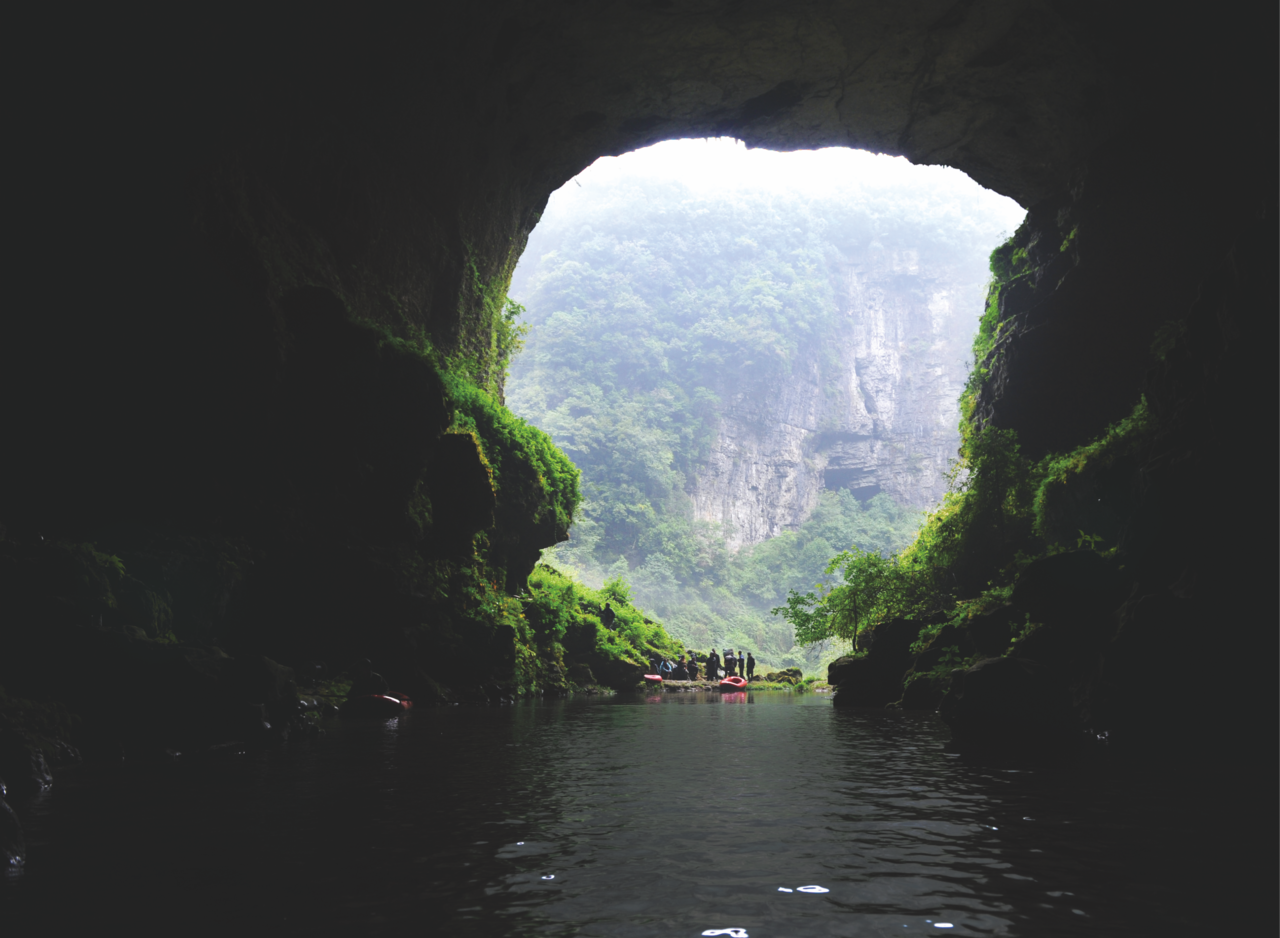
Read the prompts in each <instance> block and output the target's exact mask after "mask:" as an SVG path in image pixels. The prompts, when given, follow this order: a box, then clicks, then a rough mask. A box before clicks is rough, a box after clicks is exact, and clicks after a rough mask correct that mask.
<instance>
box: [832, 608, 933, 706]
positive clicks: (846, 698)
mask: <svg viewBox="0 0 1280 938" xmlns="http://www.w3.org/2000/svg"><path fill="white" fill-rule="evenodd" d="M921 625H922V623H920V622H917V621H915V620H912V619H892V620H890V621H888V622H884V623H882V624H880V625H878V626H877V627H876V628H875V630H874V632H873V637H872V638H871V640H870V645H871V650H870V651H868V652H867V654H866V655H865V656H864V657H861V658H855V657H852V656H847V657H844V658H837V659H836V660H835V661H833V662H831V664H830V665H829V666H828V667H827V682H828V683H829V684H831V686H832V687H834V688H835V697H834V698H833V700H832V702H833V703H834V704H836V705H837V706H841V707H883V706H885V705H886V704H889V703H892V702H893V701H895V700H897V699H898V698H900V697H901V696H902V680H903V675H904V674H905V673H906V671H907V669H908V668H910V667H911V660H912V658H911V645H912V643H913V642H915V640H916V639H917V638H918V637H919V635H920V628H921Z"/></svg>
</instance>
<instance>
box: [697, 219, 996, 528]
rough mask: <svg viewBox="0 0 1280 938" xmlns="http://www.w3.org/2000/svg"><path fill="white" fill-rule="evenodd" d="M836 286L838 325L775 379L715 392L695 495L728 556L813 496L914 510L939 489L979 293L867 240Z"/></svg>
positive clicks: (790, 518)
mask: <svg viewBox="0 0 1280 938" xmlns="http://www.w3.org/2000/svg"><path fill="white" fill-rule="evenodd" d="M832 279H833V281H834V285H835V287H836V290H835V293H836V301H837V304H838V308H839V310H840V312H841V313H842V314H843V315H842V316H841V317H839V319H838V326H837V327H836V328H835V329H834V330H832V331H831V332H829V333H828V334H827V335H825V336H823V337H822V338H821V340H820V341H819V342H817V343H815V344H814V345H812V346H811V347H809V348H808V349H807V350H805V351H802V352H801V353H800V354H799V355H798V356H797V360H796V361H795V362H794V363H793V367H792V373H791V374H790V375H789V376H787V378H786V379H785V380H776V379H775V380H772V381H765V380H760V381H756V382H751V381H747V382H745V383H739V384H737V385H736V386H725V387H722V388H721V408H722V409H721V412H720V414H719V427H718V434H717V438H716V442H715V445H714V446H713V448H712V452H711V454H710V457H709V458H708V460H707V462H706V464H705V466H704V467H703V468H702V469H701V470H700V471H699V473H698V477H697V481H696V483H695V486H694V491H693V492H692V497H693V501H694V512H695V515H696V516H697V517H698V518H699V519H700V520H705V521H713V522H718V523H720V524H722V525H723V526H724V528H725V531H726V534H727V539H728V542H729V544H730V545H731V546H732V547H733V548H735V549H736V548H738V547H741V546H743V545H746V544H755V543H758V542H760V541H763V540H765V539H767V538H769V537H773V536H776V535H777V534H780V533H781V532H783V531H785V530H788V529H791V528H795V527H796V526H798V525H799V524H800V523H801V522H803V521H804V520H805V519H806V518H807V517H808V516H809V513H810V512H811V511H812V510H813V508H814V506H815V504H816V503H817V499H818V495H819V493H820V492H822V490H823V489H828V488H829V489H837V488H849V489H851V490H852V491H853V492H854V493H855V494H856V495H857V496H858V497H859V498H862V499H867V498H871V497H872V496H873V495H875V494H877V493H879V492H885V493H887V494H888V495H890V496H891V497H892V498H893V499H894V500H895V501H897V502H898V503H900V504H905V505H912V506H915V507H920V508H926V507H929V506H931V505H933V504H935V503H936V502H937V501H938V500H939V499H940V498H941V497H942V495H943V493H944V492H945V491H946V486H947V480H946V473H947V469H948V465H949V463H950V461H951V460H952V459H953V458H954V457H955V454H956V449H957V446H958V444H959V431H958V424H959V405H958V399H959V395H960V390H961V388H962V387H963V385H964V381H965V378H966V376H967V374H968V366H969V351H968V350H969V344H970V342H971V339H972V335H973V332H974V330H975V328H976V326H977V320H978V316H979V314H980V312H981V309H982V299H983V288H984V284H983V282H981V281H979V280H978V279H977V278H976V276H975V272H974V271H972V270H971V269H970V270H964V271H962V270H960V269H959V268H958V267H957V266H955V265H952V264H947V263H928V262H923V263H922V261H921V259H920V257H919V254H918V252H917V251H915V250H912V249H899V250H886V249H884V248H882V247H881V246H880V245H879V244H877V243H875V242H873V243H872V244H871V246H870V247H869V248H868V249H867V250H866V251H864V252H860V253H859V254H858V255H856V256H850V257H842V258H839V259H837V260H836V261H835V262H834V263H833V265H832Z"/></svg>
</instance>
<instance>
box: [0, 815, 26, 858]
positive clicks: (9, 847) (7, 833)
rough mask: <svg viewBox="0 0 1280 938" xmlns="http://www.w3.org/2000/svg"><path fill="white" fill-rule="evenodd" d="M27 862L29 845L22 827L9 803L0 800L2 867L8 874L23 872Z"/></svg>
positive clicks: (0, 852) (0, 853)
mask: <svg viewBox="0 0 1280 938" xmlns="http://www.w3.org/2000/svg"><path fill="white" fill-rule="evenodd" d="M26 862H27V844H26V841H25V839H24V838H23V836H22V825H21V824H20V823H19V822H18V816H17V815H16V814H14V813H13V808H11V807H9V804H8V802H6V801H5V800H4V799H3V798H0V866H2V867H3V870H4V871H5V872H7V873H13V872H17V871H18V870H21V869H22V867H23V865H24V864H25V863H26Z"/></svg>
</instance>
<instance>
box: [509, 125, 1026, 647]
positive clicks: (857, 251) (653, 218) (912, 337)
mask: <svg viewBox="0 0 1280 938" xmlns="http://www.w3.org/2000/svg"><path fill="white" fill-rule="evenodd" d="M1023 214H1024V213H1023V210H1022V208H1021V207H1019V206H1018V205H1017V203H1015V202H1013V201H1012V200H1010V199H1007V198H1005V197H1003V196H1000V195H997V194H995V193H992V192H990V191H988V190H986V189H983V188H982V187H981V186H979V185H978V184H977V183H975V182H973V181H972V180H971V179H969V178H968V177H967V176H965V175H964V174H963V173H962V172H960V171H959V170H955V169H950V168H946V167H933V166H917V165H913V164H911V163H909V162H908V161H907V160H905V159H903V158H900V157H888V156H882V155H876V154H872V153H868V152H865V151H855V150H849V149H844V148H830V149H822V150H811V151H797V152H776V151H769V150H761V149H748V148H747V147H746V146H744V145H743V144H742V143H741V142H739V141H736V140H732V139H724V138H721V139H711V140H706V139H703V140H675V141H668V142H665V143H660V144H657V145H654V146H651V147H647V148H645V149H643V150H637V151H633V152H631V153H627V154H625V155H623V156H620V157H605V158H601V159H599V160H597V161H596V162H595V163H594V164H592V165H591V166H590V167H588V168H587V169H586V170H584V171H583V172H582V173H580V174H579V175H578V176H576V177H575V178H573V179H571V180H570V181H569V182H568V183H566V184H565V185H564V186H563V187H562V188H561V189H559V190H558V191H557V192H556V193H555V194H554V195H553V196H552V197H551V199H550V201H549V202H548V205H547V208H546V211H545V212H544V213H543V215H542V217H541V220H540V222H539V224H538V225H537V227H536V228H535V229H534V231H533V233H532V234H531V236H530V238H529V242H528V247H527V248H526V250H525V252H524V255H523V257H522V258H521V261H520V263H519V265H518V266H517V268H516V271H515V274H514V276H513V279H512V284H511V288H510V295H511V297H512V299H514V300H515V301H516V302H518V303H520V304H522V305H523V307H524V313H523V321H524V323H525V324H526V325H527V326H528V327H529V330H528V332H527V334H526V336H525V343H526V344H525V348H524V350H523V351H522V352H520V353H519V354H517V355H516V356H515V357H514V359H513V360H512V362H511V366H510V372H509V377H508V379H507V383H506V401H507V404H508V406H510V407H511V409H512V410H513V411H514V412H515V413H517V414H518V415H520V416H521V417H524V418H525V419H527V420H529V421H530V422H531V423H533V424H535V425H536V426H538V427H540V428H541V429H543V430H545V431H546V432H547V433H549V434H550V435H551V437H552V439H553V440H554V441H555V442H556V444H557V445H558V446H559V447H560V448H561V449H562V450H564V452H565V453H566V454H567V455H568V456H569V457H570V458H571V459H572V460H573V461H574V462H575V464H577V465H578V467H579V468H580V469H581V470H582V473H583V479H582V487H583V493H584V503H583V505H582V507H581V508H580V509H579V512H578V517H577V520H576V522H575V526H574V529H573V531H572V534H571V539H570V541H569V542H568V543H566V544H563V545H561V546H559V547H557V548H555V549H553V550H551V551H549V552H548V555H547V556H548V557H549V559H550V560H551V562H553V563H555V564H556V565H559V566H563V567H568V568H570V569H571V570H572V571H573V572H575V573H576V574H577V575H578V576H579V577H580V578H582V579H583V580H584V581H585V582H587V583H588V584H590V585H593V586H599V585H600V584H601V583H602V582H603V581H604V580H605V579H608V578H611V577H617V576H622V577H624V578H625V579H627V580H628V582H629V583H630V585H631V587H632V588H633V591H634V594H635V596H636V598H637V599H638V601H639V602H640V603H641V604H642V605H644V606H645V608H647V609H649V610H651V611H653V612H656V613H657V615H658V616H659V618H661V619H662V621H663V622H664V623H667V624H668V626H669V627H672V628H674V629H675V634H678V635H682V636H684V637H687V638H688V640H689V641H690V642H693V643H694V644H698V643H699V641H701V640H704V639H705V640H710V641H720V640H727V637H728V635H729V634H731V633H733V632H735V631H736V632H737V634H739V635H745V638H744V639H743V641H745V642H746V643H749V644H750V645H752V646H754V647H755V649H756V651H757V653H760V652H765V653H767V654H768V655H769V657H770V659H771V660H774V661H778V662H781V660H782V658H783V657H785V656H786V655H792V656H795V655H798V654H799V653H798V652H797V651H796V650H794V649H791V648H783V647H778V646H780V644H781V643H782V642H783V638H782V633H783V632H786V631H787V627H786V626H785V625H784V624H783V623H781V622H780V621H779V620H775V619H774V618H773V617H772V616H770V615H769V614H768V611H769V609H770V608H772V607H773V606H776V605H779V604H780V603H781V602H782V601H783V600H785V596H786V593H787V590H788V589H790V588H797V589H809V588H812V585H813V583H814V582H815V580H817V579H820V578H821V577H822V576H823V571H824V569H825V567H826V565H827V563H828V561H829V560H830V558H831V557H832V555H833V554H835V553H836V552H838V551H840V550H843V549H845V548H847V547H849V546H851V545H853V544H857V545H858V546H860V547H863V548H864V549H873V550H880V551H890V550H898V549H901V548H902V547H904V546H905V545H906V543H908V542H909V541H910V538H911V537H912V536H913V534H914V532H915V530H916V528H917V526H918V524H919V521H920V519H921V517H922V512H923V511H924V510H926V509H928V508H931V507H933V506H934V505H935V504H936V503H937V502H938V501H939V500H940V498H941V497H942V495H943V493H944V492H945V490H946V487H947V479H948V469H949V466H950V463H951V461H952V460H953V459H954V457H955V455H956V450H957V447H958V444H959V432H958V426H959V405H958V400H959V397H960V393H961V391H962V389H963V387H964V385H965V381H966V379H967V377H968V374H969V371H970V368H971V365H972V361H973V352H972V348H973V341H974V335H975V332H976V330H977V328H978V323H979V319H980V317H981V315H982V313H983V309H984V303H985V297H986V288H987V282H988V279H989V271H988V255H989V254H990V252H991V251H992V249H993V248H995V247H996V246H997V245H999V244H1000V243H1001V242H1002V241H1003V240H1004V239H1005V238H1006V237H1007V236H1008V234H1009V233H1010V232H1012V231H1013V230H1014V229H1015V228H1016V227H1017V225H1018V224H1019V222H1020V221H1021V219H1022V217H1023ZM734 582H736V583H739V584H742V583H747V582H750V584H751V591H750V597H751V598H749V599H746V600H743V601H742V602H741V605H742V606H743V608H742V609H736V608H735V609H734V610H732V611H726V610H725V609H724V608H723V607H724V601H723V600H722V599H721V600H717V599H716V598H715V595H716V593H717V591H718V590H722V589H723V588H724V587H725V586H726V585H728V584H730V583H734ZM733 592H734V593H735V595H738V596H741V595H743V591H742V590H736V589H735V590H734V591H733ZM735 602H738V600H735ZM694 620H697V621H694ZM729 620H732V621H733V622H736V623H738V624H737V625H735V626H730V624H729ZM708 622H710V623H711V624H708ZM744 630H745V632H744ZM775 633H777V634H775ZM794 663H797V664H800V663H804V664H812V662H807V661H801V660H797V661H795V662H794Z"/></svg>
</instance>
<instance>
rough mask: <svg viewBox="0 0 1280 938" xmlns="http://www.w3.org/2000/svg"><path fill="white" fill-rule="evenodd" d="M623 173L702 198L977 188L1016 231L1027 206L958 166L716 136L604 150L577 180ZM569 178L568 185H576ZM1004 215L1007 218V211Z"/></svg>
mask: <svg viewBox="0 0 1280 938" xmlns="http://www.w3.org/2000/svg"><path fill="white" fill-rule="evenodd" d="M624 176H628V177H635V176H652V177H654V178H662V179H677V180H679V181H680V182H682V183H684V184H685V185H687V186H688V187H689V188H690V189H691V190H693V192H694V193H696V194H697V195H700V196H708V195H713V194H714V193H716V192H717V191H725V190H733V189H753V190H760V189H776V190H785V189H790V190H799V191H801V192H805V193H808V194H810V195H819V194H821V193H823V192H832V191H835V190H838V189H841V188H843V187H845V186H847V185H849V184H851V183H854V184H857V185H860V186H864V187H870V188H876V187H878V186H882V185H892V186H902V185H911V184H916V185H927V186H930V187H940V188H944V189H954V190H955V192H956V194H957V195H960V194H961V193H962V192H963V193H964V194H965V195H969V196H970V197H972V195H973V194H977V193H982V194H983V195H984V196H985V197H984V198H983V200H982V201H983V202H984V203H986V204H985V205H984V208H985V207H987V206H988V205H989V210H991V211H994V212H995V213H997V215H998V216H1000V223H1001V224H1002V225H1003V226H1004V227H1005V228H1007V229H1008V230H1009V231H1013V230H1014V229H1015V228H1017V227H1018V225H1019V223H1021V221H1022V219H1023V216H1024V215H1025V214H1026V212H1025V211H1024V210H1023V208H1022V207H1021V206H1019V205H1018V203H1016V202H1014V201H1013V200H1012V199H1007V198H1004V197H1003V196H1000V195H997V194H996V193H994V192H990V191H989V190H986V189H983V188H982V187H981V186H979V185H978V184H977V183H976V182H974V181H973V180H972V179H970V178H969V177H968V176H966V175H965V174H964V173H962V172H961V171H960V170H958V169H951V168H950V167H947V166H917V165H915V164H913V163H910V162H908V161H907V160H906V159H905V158H903V157H900V156H884V155H883V154H878V153H868V152H867V151H865V150H849V149H846V148H844V147H828V148H825V149H822V150H793V151H790V152H785V153H782V152H778V151H775V150H759V149H752V150H749V149H747V147H746V144H744V143H742V142H741V141H740V140H734V139H733V138H731V137H720V138H717V139H714V140H668V141H666V142H664V143H657V144H654V145H653V146H651V147H645V148H644V149H643V150H635V151H633V152H631V153H625V154H623V155H622V156H604V157H601V158H600V159H598V160H596V161H595V162H594V163H592V164H591V165H590V166H589V167H587V168H586V169H585V170H583V171H582V173H581V174H580V175H579V177H578V178H579V179H580V180H582V181H586V180H588V179H590V180H591V181H593V182H608V181H609V180H611V179H619V178H622V177H624ZM573 185H574V182H573V180H570V181H569V182H568V183H567V184H566V187H567V188H571V187H573ZM1006 216H1007V217H1006Z"/></svg>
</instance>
